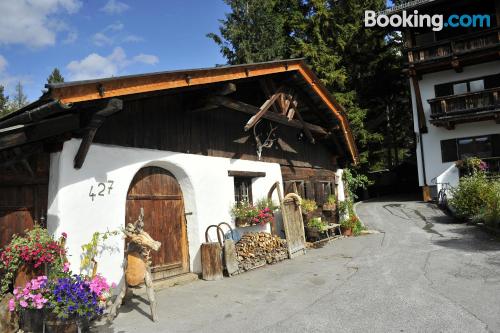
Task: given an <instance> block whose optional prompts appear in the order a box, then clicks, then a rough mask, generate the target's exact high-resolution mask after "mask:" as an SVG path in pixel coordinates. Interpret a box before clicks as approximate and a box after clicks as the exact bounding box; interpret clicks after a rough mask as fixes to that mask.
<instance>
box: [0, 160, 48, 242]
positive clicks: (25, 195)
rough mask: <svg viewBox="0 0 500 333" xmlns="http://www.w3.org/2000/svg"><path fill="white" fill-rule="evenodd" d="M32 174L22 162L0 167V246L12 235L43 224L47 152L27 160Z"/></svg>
mask: <svg viewBox="0 0 500 333" xmlns="http://www.w3.org/2000/svg"><path fill="white" fill-rule="evenodd" d="M28 163H29V165H30V168H31V169H32V171H33V173H34V174H33V175H30V174H29V173H28V171H27V169H25V167H24V166H23V165H20V164H16V165H14V166H13V168H4V169H1V170H0V247H3V246H4V245H6V244H8V243H9V242H10V240H11V238H12V235H13V234H16V233H17V234H22V233H23V232H24V230H26V229H30V228H32V227H33V226H34V224H35V223H39V224H45V219H46V216H47V197H48V180H49V155H48V154H46V153H40V154H38V155H35V156H32V157H31V158H30V159H29V161H28Z"/></svg>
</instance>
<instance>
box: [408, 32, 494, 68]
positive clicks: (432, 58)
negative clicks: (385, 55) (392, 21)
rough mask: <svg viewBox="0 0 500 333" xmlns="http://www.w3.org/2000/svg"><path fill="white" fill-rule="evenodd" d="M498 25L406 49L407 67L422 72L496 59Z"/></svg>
mask: <svg viewBox="0 0 500 333" xmlns="http://www.w3.org/2000/svg"><path fill="white" fill-rule="evenodd" d="M499 50H500V28H498V27H496V28H493V29H489V30H485V31H480V32H476V33H473V34H469V35H465V36H459V37H456V38H453V39H449V40H445V41H440V42H436V43H433V44H428V45H423V46H419V47H414V48H410V49H408V61H409V65H410V66H414V67H415V68H417V69H420V70H421V72H422V71H423V72H431V71H433V70H441V69H446V68H457V67H460V66H462V65H469V64H474V63H478V62H484V61H488V60H495V59H499V55H498V51H499Z"/></svg>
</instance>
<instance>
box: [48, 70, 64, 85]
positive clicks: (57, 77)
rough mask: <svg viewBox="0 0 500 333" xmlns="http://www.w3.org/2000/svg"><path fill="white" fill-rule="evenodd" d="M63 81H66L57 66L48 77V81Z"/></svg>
mask: <svg viewBox="0 0 500 333" xmlns="http://www.w3.org/2000/svg"><path fill="white" fill-rule="evenodd" d="M62 82H64V77H63V76H62V75H61V72H60V71H59V68H57V67H56V68H54V70H53V71H52V73H50V75H49V77H48V78H47V83H62Z"/></svg>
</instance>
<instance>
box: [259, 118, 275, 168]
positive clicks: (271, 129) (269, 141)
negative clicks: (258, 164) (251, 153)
mask: <svg viewBox="0 0 500 333" xmlns="http://www.w3.org/2000/svg"><path fill="white" fill-rule="evenodd" d="M259 123H260V120H259V121H258V122H257V123H256V124H255V126H254V127H253V136H254V138H255V144H256V146H257V157H258V158H259V161H260V158H261V156H262V149H263V148H271V147H272V146H273V144H274V142H275V141H276V140H277V139H276V138H274V139H271V135H273V133H274V131H276V129H277V128H278V126H276V127H273V126H272V125H271V124H270V123H269V132H268V133H267V138H266V139H265V140H264V142H262V140H261V139H260V135H258V134H257V132H256V130H255V129H256V128H257V125H259Z"/></svg>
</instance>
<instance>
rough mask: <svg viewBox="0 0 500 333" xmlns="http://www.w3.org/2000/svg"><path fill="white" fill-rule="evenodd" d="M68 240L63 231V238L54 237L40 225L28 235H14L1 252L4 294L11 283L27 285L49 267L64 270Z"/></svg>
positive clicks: (0, 286) (0, 288)
mask: <svg viewBox="0 0 500 333" xmlns="http://www.w3.org/2000/svg"><path fill="white" fill-rule="evenodd" d="M65 239H66V234H65V233H63V235H62V237H61V238H60V239H59V240H57V241H56V240H54V238H53V237H52V236H50V235H49V233H48V231H47V229H44V228H42V227H40V226H35V227H34V228H33V229H32V230H29V231H28V230H27V231H26V232H25V236H19V235H14V236H13V237H12V241H11V242H10V243H9V244H8V245H7V246H5V247H4V249H3V250H2V251H1V253H0V272H1V275H0V295H3V294H5V293H6V292H7V291H8V290H9V288H10V286H11V284H14V287H19V286H25V285H26V283H27V282H29V281H30V280H31V279H33V278H34V277H36V276H39V275H45V273H46V272H45V271H46V270H50V269H53V270H55V271H58V270H60V269H61V268H62V265H63V264H64V261H65V259H64V258H65V255H66V250H65V248H64V244H65ZM46 266H48V267H46Z"/></svg>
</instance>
